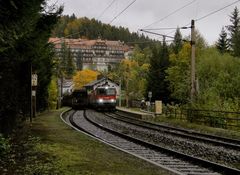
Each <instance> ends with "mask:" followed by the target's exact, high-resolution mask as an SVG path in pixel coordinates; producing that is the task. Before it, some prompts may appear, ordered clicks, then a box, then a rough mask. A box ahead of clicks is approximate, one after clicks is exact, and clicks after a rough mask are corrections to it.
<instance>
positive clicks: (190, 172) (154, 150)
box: [65, 111, 240, 175]
mask: <svg viewBox="0 0 240 175" xmlns="http://www.w3.org/2000/svg"><path fill="white" fill-rule="evenodd" d="M69 115H70V116H69V117H67V118H66V119H65V120H67V121H68V120H69V123H71V124H72V125H73V126H74V127H75V128H78V129H80V130H82V131H84V132H86V133H88V134H90V135H92V136H93V137H96V138H98V139H100V140H102V141H104V142H105V143H107V144H109V145H111V146H114V147H115V148H118V149H120V150H123V151H125V152H128V153H130V154H133V155H135V156H137V157H139V158H142V159H144V160H147V161H149V162H151V163H153V164H155V165H157V166H160V167H162V168H164V169H168V170H169V171H171V172H173V173H175V174H179V175H180V174H181V175H183V174H187V175H218V174H229V175H230V174H231V175H232V174H240V171H239V170H237V169H233V168H229V167H226V166H223V165H219V164H216V163H213V162H210V161H206V160H203V159H199V158H195V157H192V156H188V155H186V154H182V153H179V152H176V151H173V150H169V149H166V148H163V147H160V146H158V145H155V144H152V143H149V142H146V141H143V140H141V139H137V138H134V137H131V136H129V135H126V134H123V133H120V132H117V131H115V130H112V129H109V128H108V127H105V126H103V125H102V124H101V123H97V122H96V121H94V120H93V119H92V118H91V116H90V113H85V112H83V111H77V112H74V113H70V114H69ZM68 118H69V119H68Z"/></svg>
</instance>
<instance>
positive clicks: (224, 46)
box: [216, 27, 229, 54]
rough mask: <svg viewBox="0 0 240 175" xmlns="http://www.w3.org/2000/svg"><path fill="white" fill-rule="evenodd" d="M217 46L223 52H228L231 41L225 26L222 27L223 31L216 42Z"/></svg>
mask: <svg viewBox="0 0 240 175" xmlns="http://www.w3.org/2000/svg"><path fill="white" fill-rule="evenodd" d="M216 47H217V49H218V51H219V52H220V53H222V54H224V53H226V52H228V48H229V41H228V39H227V32H226V31H225V29H224V27H223V28H222V31H221V33H220V35H219V39H218V41H217V43H216Z"/></svg>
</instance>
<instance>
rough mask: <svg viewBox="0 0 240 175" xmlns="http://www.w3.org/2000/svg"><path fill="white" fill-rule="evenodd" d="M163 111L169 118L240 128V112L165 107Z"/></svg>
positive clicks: (227, 127) (220, 126)
mask: <svg viewBox="0 0 240 175" xmlns="http://www.w3.org/2000/svg"><path fill="white" fill-rule="evenodd" d="M163 113H164V115H165V116H166V117H168V118H175V119H180V120H186V121H188V122H191V123H198V124H204V125H208V126H212V127H217V128H225V129H240V112H229V111H213V110H200V109H184V108H179V107H164V110H163Z"/></svg>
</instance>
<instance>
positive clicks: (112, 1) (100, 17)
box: [97, 0, 116, 19]
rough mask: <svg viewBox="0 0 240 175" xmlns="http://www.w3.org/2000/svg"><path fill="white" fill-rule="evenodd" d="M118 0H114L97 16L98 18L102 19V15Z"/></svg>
mask: <svg viewBox="0 0 240 175" xmlns="http://www.w3.org/2000/svg"><path fill="white" fill-rule="evenodd" d="M115 1H116V0H113V1H112V2H111V3H110V4H109V5H108V6H107V7H106V8H105V9H104V10H103V12H102V13H101V14H100V15H99V16H98V17H97V19H100V18H101V17H102V15H103V14H104V13H105V12H106V11H107V10H108V9H109V8H110V7H111V6H112V5H113V3H114V2H115Z"/></svg>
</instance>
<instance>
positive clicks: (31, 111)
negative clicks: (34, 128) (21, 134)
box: [30, 62, 33, 123]
mask: <svg viewBox="0 0 240 175" xmlns="http://www.w3.org/2000/svg"><path fill="white" fill-rule="evenodd" d="M30 79H31V80H30V81H31V83H30V86H31V87H30V91H31V94H30V123H32V115H33V110H32V62H31V63H30Z"/></svg>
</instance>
